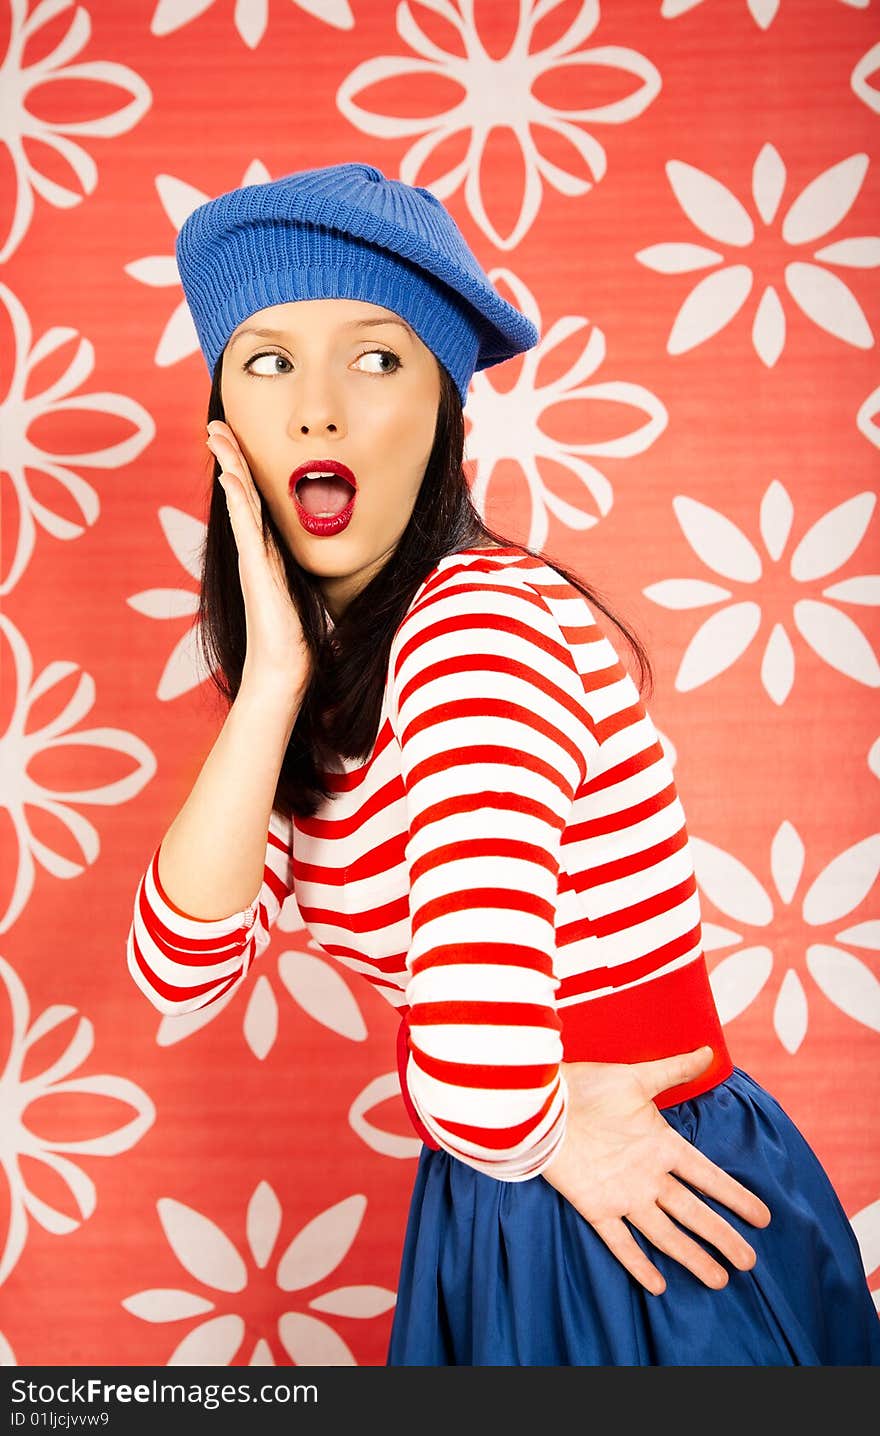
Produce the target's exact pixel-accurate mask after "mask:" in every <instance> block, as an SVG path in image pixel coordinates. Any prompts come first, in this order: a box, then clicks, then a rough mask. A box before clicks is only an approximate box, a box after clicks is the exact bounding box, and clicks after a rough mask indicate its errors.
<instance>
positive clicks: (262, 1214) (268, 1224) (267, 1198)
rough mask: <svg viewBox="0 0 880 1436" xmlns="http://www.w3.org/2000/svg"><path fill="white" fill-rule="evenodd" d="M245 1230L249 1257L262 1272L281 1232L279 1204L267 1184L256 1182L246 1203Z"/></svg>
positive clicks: (269, 1185)
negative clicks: (249, 1252)
mask: <svg viewBox="0 0 880 1436" xmlns="http://www.w3.org/2000/svg"><path fill="white" fill-rule="evenodd" d="M245 1230H246V1231H247V1239H248V1246H249V1247H250V1249H251V1255H252V1256H253V1259H254V1261H255V1262H256V1264H257V1266H258V1267H259V1268H260V1270H261V1271H262V1270H263V1268H264V1267H265V1266H266V1265H267V1264H268V1261H269V1257H270V1256H271V1255H272V1249H273V1247H274V1246H275V1243H276V1241H277V1240H278V1233H279V1232H280V1230H281V1203H280V1202H279V1200H278V1198H277V1196H276V1195H275V1191H274V1188H273V1187H272V1186H271V1184H270V1183H269V1182H266V1181H261V1182H258V1183H257V1186H256V1187H255V1188H254V1194H253V1196H252V1197H251V1199H250V1201H249V1202H248V1209H247V1221H246V1224H245Z"/></svg>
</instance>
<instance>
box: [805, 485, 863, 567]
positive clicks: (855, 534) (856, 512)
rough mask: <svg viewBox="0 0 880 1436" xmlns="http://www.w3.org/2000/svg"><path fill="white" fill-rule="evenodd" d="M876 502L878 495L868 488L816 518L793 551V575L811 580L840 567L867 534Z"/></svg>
mask: <svg viewBox="0 0 880 1436" xmlns="http://www.w3.org/2000/svg"><path fill="white" fill-rule="evenodd" d="M876 502H877V495H876V494H874V493H871V491H870V490H866V491H864V492H863V493H860V494H854V495H853V497H852V498H851V499H845V500H844V501H843V503H842V504H837V506H836V507H835V508H833V509H829V510H828V512H827V513H825V514H823V515H822V517H821V518H819V519H817V520H816V522H815V523H814V524H813V525H812V527H811V528H809V529H808V530H807V532H806V533H805V534H804V536H803V538H802V539H801V541H800V543H799V544H798V546H797V548H796V549H795V551H794V553H793V554H792V557H791V576H792V578H794V579H796V580H797V582H798V583H811V582H813V581H814V580H815V579H817V578H824V577H825V575H826V574H828V573H833V572H834V570H835V569H837V568H841V567H842V566H843V564H845V563H846V561H847V559H849V558H851V556H852V555H853V554H854V553H855V551H856V549H857V548H858V546H859V544H860V543H861V541H862V539H863V538H864V537H865V533H866V532H867V528H868V524H869V523H870V521H871V515H872V513H873V512H874V506H875V504H876Z"/></svg>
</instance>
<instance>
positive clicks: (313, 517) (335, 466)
mask: <svg viewBox="0 0 880 1436" xmlns="http://www.w3.org/2000/svg"><path fill="white" fill-rule="evenodd" d="M316 473H317V474H321V473H324V474H333V475H334V477H336V478H340V479H344V481H345V482H346V483H347V484H348V485H349V486H350V487H351V488H352V489H353V490H354V493H352V496H351V498H350V499H349V501H348V503H347V504H346V505H345V507H344V508H343V509H341V510H340V511H339V512H338V513H334V514H329V513H328V514H311V513H309V512H308V511H307V510H306V509H304V508H303V506H302V504H301V503H300V501H299V499H298V497H297V493H296V486H297V484H298V483H299V481H300V479H304V478H305V477H306V476H307V475H308V474H316ZM288 488H289V491H290V496H291V498H292V499H293V506H294V509H295V510H296V516H297V518H298V519H299V522H300V525H301V526H302V528H304V529H305V530H306V532H307V533H310V534H313V535H314V536H315V537H316V538H332V537H333V535H334V534H339V533H342V531H343V529H346V528H348V525H349V523H350V522H351V519H352V515H353V514H354V501H355V494H356V492H357V480H356V478H355V476H354V474H353V473H352V471H351V469H350V468H349V467H348V465H347V464H342V463H340V462H339V460H338V459H309V460H308V461H307V462H306V463H304V464H300V465H299V467H298V468H296V469H294V471H293V473H292V474H291V476H290V478H289V480H288Z"/></svg>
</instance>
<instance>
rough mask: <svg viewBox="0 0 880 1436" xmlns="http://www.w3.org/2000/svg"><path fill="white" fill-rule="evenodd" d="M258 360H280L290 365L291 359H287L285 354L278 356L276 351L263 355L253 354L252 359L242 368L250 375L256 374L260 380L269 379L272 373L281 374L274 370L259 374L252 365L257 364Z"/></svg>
mask: <svg viewBox="0 0 880 1436" xmlns="http://www.w3.org/2000/svg"><path fill="white" fill-rule="evenodd" d="M258 359H280V360H281V362H282V364H288V365H289V364H290V360H289V359H285V357H284V355H283V354H277V353H276V352H275V351H274V350H272V351H271V352H270V351H269V350H267V351H266V352H265V353H263V354H253V355H252V356H251V358H250V359H248V360H247V362H246V363H245V364H243V365H242V368H243V369H244V370H245V372H246V373H248V374H256V375H257V378H258V379H266V378H268V377H269V374H270V373H272V374H277V373H278V372H279V371H278V370H277V369H272V370H271V371H269V370H263V371H262V372H258V371H257V370H256V369H252V368H251V365H252V364H256V362H257V360H258Z"/></svg>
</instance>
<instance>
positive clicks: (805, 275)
mask: <svg viewBox="0 0 880 1436" xmlns="http://www.w3.org/2000/svg"><path fill="white" fill-rule="evenodd" d="M868 166H869V157H868V155H866V154H854V155H849V156H848V157H847V158H846V159H843V160H840V161H839V162H838V163H837V164H835V165H832V166H831V168H830V169H827V170H823V172H822V173H821V174H819V175H817V177H816V178H815V179H814V180H812V181H811V182H810V184H808V185H807V187H806V188H805V189H804V190H802V191H801V193H800V194H799V195H798V196H797V197H796V198H795V199H794V200H793V201H792V203H791V204H790V205H789V207H788V210H787V211H786V213H785V215H784V217H783V219H782V223H781V226H780V234H781V238H782V242H783V244H786V245H791V246H807V245H813V244H814V243H815V241H816V240H817V239H819V238H821V237H823V236H825V235H827V234H830V232H831V230H833V229H835V228H836V227H837V225H839V224H840V223H841V222H842V221H843V220H844V219H845V217H846V216H847V214H848V213H849V211H850V209H851V208H852V207H853V205H854V204H855V202H856V199H857V197H858V194H859V190H860V189H861V187H862V184H863V182H864V179H865V176H866V174H867V172H868ZM666 174H667V176H668V178H669V182H670V184H671V186H672V189H673V192H674V194H675V197H676V199H677V200H678V202H679V204H680V205H681V208H682V209H683V211H684V213H685V214H686V215H687V217H688V219H689V220H690V221H691V223H692V224H693V225H695V226H696V228H697V229H699V230H700V231H701V232H702V233H703V234H704V235H706V236H707V237H708V238H709V239H712V240H715V241H716V242H717V243H720V244H722V245H726V246H728V247H730V248H732V249H734V250H735V251H737V252H738V253H741V254H743V257H745V254H746V252H747V251H748V250H749V249H750V248H751V247H752V246H754V245H755V244H756V242H757V240H758V233H757V231H756V227H755V222H754V220H753V219H752V216H751V215H750V213H749V211H748V210H747V208H746V207H745V205H744V204H743V203H742V202H741V201H740V200H739V199H738V198H737V196H736V195H735V194H733V193H732V191H731V190H729V189H727V187H726V186H725V185H723V184H722V183H721V181H720V180H717V179H715V178H714V177H713V176H712V175H710V174H706V173H705V172H704V171H703V170H700V169H697V168H696V166H694V165H690V164H685V163H683V162H682V161H681V160H669V161H668V163H667V165H666ZM786 180H787V173H786V168H785V164H784V163H783V160H782V157H781V155H780V154H779V151H778V150H777V149H776V148H775V146H774V145H772V144H769V143H768V144H765V145H764V147H763V148H762V150H761V152H760V154H759V155H758V157H757V160H756V161H755V165H754V169H753V172H752V199H753V201H754V205H755V208H756V210H757V212H758V215H759V217H760V220H761V221H762V223H763V224H764V225H765V226H766V227H767V228H768V229H769V227H770V226H771V225H774V224H775V223H776V219H777V215H778V212H779V206H780V204H781V202H782V196H783V193H784V190H785V185H786ZM635 257H636V259H637V260H638V261H639V263H640V264H643V265H645V266H646V268H648V269H653V270H655V271H656V272H657V273H658V274H689V273H692V272H693V271H695V270H700V269H709V268H711V267H712V266H714V265H719V264H720V265H721V268H720V269H719V268H716V269H714V271H713V272H712V273H711V274H709V275H707V276H706V278H705V279H702V280H700V282H699V283H698V284H697V285H696V286H695V287H694V288H693V289H692V290H691V291H690V293H689V294H688V295H687V297H686V299H685V300H684V303H683V304H682V306H681V308H680V309H679V311H678V314H677V316H676V319H675V322H674V323H673V326H672V330H671V332H670V335H669V339H668V341H667V350H668V352H669V353H670V354H685V353H687V351H688V350H690V349H694V348H695V347H696V346H697V345H699V344H704V343H705V342H706V340H707V339H711V338H712V336H713V335H715V334H717V333H719V331H720V330H722V329H724V328H726V326H727V325H728V324H729V323H730V322H731V321H732V320H733V319H734V318H735V317H736V315H737V314H738V313H739V311H740V309H742V307H743V305H744V304H745V302H746V300H747V299H748V297H749V294H750V293H751V291H752V287H753V284H754V282H755V273H754V270H753V269H752V267H751V266H750V265H749V264H746V263H730V262H728V261H727V260H726V258H725V255H723V254H721V253H719V252H718V250H716V249H710V248H708V247H707V246H705V245H702V244H693V243H688V242H685V241H673V242H670V243H664V244H654V245H650V246H649V247H648V248H647V249H642V250H639V252H638V253H637V254H636V256H635ZM815 261H820V262H819V263H816V262H815ZM829 264H832V265H837V266H839V267H845V268H854V269H873V268H875V267H876V266H877V265H880V236H877V235H857V236H848V237H845V238H843V239H838V240H835V241H834V242H833V243H831V244H826V245H825V246H824V247H823V248H821V249H817V250H816V251H815V253H813V254H812V255H811V258H810V259H809V260H807V259H802V258H800V257H792V258H791V259H790V260H788V262H786V263H785V264H784V273H783V278H784V283H785V287H786V288H787V290H788V293H789V295H790V297H791V298H792V299H793V300H794V302H795V304H796V305H797V306H798V308H799V309H800V310H801V311H802V312H803V313H804V314H805V315H806V317H807V318H808V319H810V320H812V322H813V323H814V324H816V325H818V327H819V328H820V329H822V330H824V331H825V332H826V333H828V334H832V335H833V336H834V337H835V338H837V339H841V340H843V342H844V343H846V344H850V345H852V346H853V347H854V348H856V349H870V348H872V347H873V344H874V335H873V332H872V330H871V326H870V324H869V323H868V320H867V318H866V316H865V313H864V311H863V310H862V308H861V306H860V304H859V302H858V300H857V299H856V297H855V295H854V294H853V292H852V290H851V289H850V288H849V287H848V285H846V284H845V283H844V281H843V280H842V279H841V278H840V277H839V276H838V275H836V274H833V273H832V272H831V270H830V269H828V268H826V266H827V265H829ZM785 336H786V322H785V310H784V308H783V305H782V301H781V299H780V297H779V294H778V292H777V289H776V287H775V286H774V285H773V284H765V285H763V287H762V290H761V297H760V299H759V301H758V307H757V309H756V311H755V316H754V319H753V322H752V344H753V346H754V349H755V353H756V354H757V355H758V358H759V359H760V360H761V361H762V363H763V364H765V365H766V366H767V367H768V368H772V367H773V365H774V364H776V362H777V360H778V359H779V357H780V355H781V354H782V352H783V350H784V348H785Z"/></svg>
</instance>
